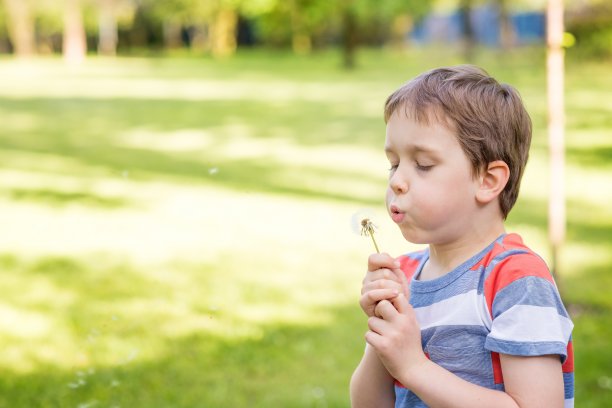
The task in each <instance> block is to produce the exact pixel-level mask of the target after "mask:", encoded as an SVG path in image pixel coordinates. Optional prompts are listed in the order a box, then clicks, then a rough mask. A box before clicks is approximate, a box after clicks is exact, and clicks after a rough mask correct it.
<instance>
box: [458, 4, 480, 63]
mask: <svg viewBox="0 0 612 408" xmlns="http://www.w3.org/2000/svg"><path fill="white" fill-rule="evenodd" d="M459 11H460V13H461V22H462V25H463V57H464V58H465V60H466V61H468V62H471V61H472V60H473V59H474V45H475V43H476V41H475V39H474V27H473V26H472V0H461V1H460V2H459Z"/></svg>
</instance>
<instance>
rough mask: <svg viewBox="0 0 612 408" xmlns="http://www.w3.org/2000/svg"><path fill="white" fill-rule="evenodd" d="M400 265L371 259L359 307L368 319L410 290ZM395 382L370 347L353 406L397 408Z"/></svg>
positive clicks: (355, 380) (353, 387) (358, 372)
mask: <svg viewBox="0 0 612 408" xmlns="http://www.w3.org/2000/svg"><path fill="white" fill-rule="evenodd" d="M398 266H399V264H398V263H397V262H396V261H395V260H394V259H393V258H391V257H390V256H389V255H387V254H373V255H371V256H370V257H369V258H368V272H367V273H366V277H365V279H364V280H363V286H362V289H361V299H360V300H359V304H360V306H361V308H362V309H363V311H364V313H365V314H366V315H367V316H373V315H374V314H375V309H376V305H377V304H378V302H380V301H381V300H383V299H391V298H394V297H395V296H397V294H398V293H400V292H404V291H405V292H407V291H408V282H407V281H406V278H405V276H404V273H403V272H402V271H401V270H400V269H398ZM394 383H395V380H394V378H393V377H391V375H389V372H388V371H387V369H386V368H385V366H384V365H383V364H382V362H381V361H380V358H379V357H378V355H377V354H376V352H375V350H374V349H373V348H372V347H371V346H370V345H367V346H366V350H365V353H364V355H363V358H362V359H361V362H360V363H359V365H358V366H357V368H356V369H355V372H354V373H353V376H352V377H351V384H350V395H351V406H352V407H354V408H367V407H376V408H378V407H383V408H384V407H393V406H394V405H395V390H394Z"/></svg>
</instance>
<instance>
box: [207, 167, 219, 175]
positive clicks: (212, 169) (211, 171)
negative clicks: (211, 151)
mask: <svg viewBox="0 0 612 408" xmlns="http://www.w3.org/2000/svg"><path fill="white" fill-rule="evenodd" d="M218 172H219V168H218V167H211V168H210V169H208V174H210V175H211V176H214V175H215V174H217V173H218Z"/></svg>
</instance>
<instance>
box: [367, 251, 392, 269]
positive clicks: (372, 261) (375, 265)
mask: <svg viewBox="0 0 612 408" xmlns="http://www.w3.org/2000/svg"><path fill="white" fill-rule="evenodd" d="M399 266H400V264H399V261H396V260H395V259H393V258H392V257H391V256H390V255H389V254H387V253H382V254H372V255H370V256H369V257H368V271H375V270H377V269H382V268H387V269H395V268H399Z"/></svg>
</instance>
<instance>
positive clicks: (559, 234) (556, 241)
mask: <svg viewBox="0 0 612 408" xmlns="http://www.w3.org/2000/svg"><path fill="white" fill-rule="evenodd" d="M546 23H547V35H546V38H547V45H548V52H547V58H546V68H547V81H548V143H549V157H550V196H549V204H548V233H549V239H550V244H551V251H552V254H551V255H552V265H551V267H552V272H553V274H554V275H555V277H556V278H557V279H558V275H559V270H560V267H559V253H560V248H561V245H562V244H563V241H564V239H565V186H564V178H565V171H564V168H565V145H564V126H565V112H564V111H565V107H564V98H563V93H564V80H563V77H564V64H563V57H564V52H563V44H562V43H563V30H564V28H563V0H548V8H547V13H546Z"/></svg>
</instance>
